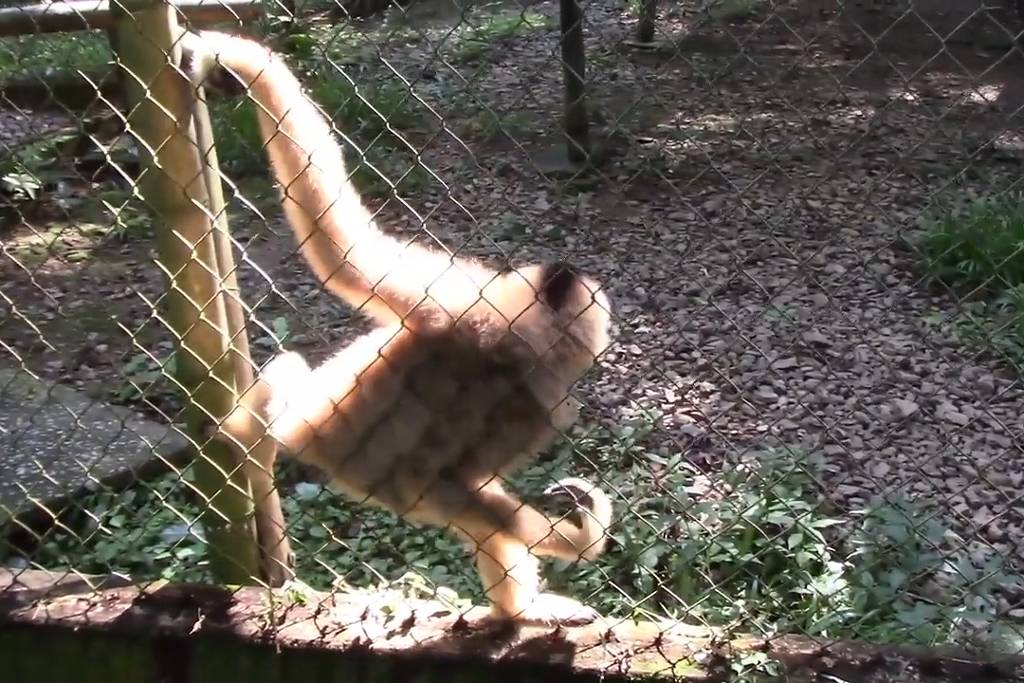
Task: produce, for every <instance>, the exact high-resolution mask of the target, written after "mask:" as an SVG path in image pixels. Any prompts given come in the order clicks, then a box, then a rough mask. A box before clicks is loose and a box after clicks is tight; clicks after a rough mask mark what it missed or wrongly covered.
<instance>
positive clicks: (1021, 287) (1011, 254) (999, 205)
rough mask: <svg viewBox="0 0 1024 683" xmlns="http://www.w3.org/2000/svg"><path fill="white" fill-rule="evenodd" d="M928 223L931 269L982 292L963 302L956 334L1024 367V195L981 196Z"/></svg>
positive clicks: (925, 250) (925, 255)
mask: <svg viewBox="0 0 1024 683" xmlns="http://www.w3.org/2000/svg"><path fill="white" fill-rule="evenodd" d="M925 225H926V230H925V233H924V235H923V237H922V238H921V240H920V242H919V246H920V249H921V253H922V259H923V266H924V268H925V270H926V272H928V273H929V274H930V276H931V277H933V278H935V279H937V280H941V281H943V282H945V283H947V284H949V285H950V286H953V287H955V288H957V289H958V290H960V291H963V292H967V293H971V294H980V295H982V296H972V297H971V298H970V299H968V300H966V301H963V302H961V304H960V314H959V315H958V316H957V317H956V318H955V319H954V320H953V329H954V331H955V332H956V334H957V335H958V336H959V337H961V338H962V339H964V340H967V341H969V342H972V343H974V344H976V345H980V346H982V347H985V348H989V349H991V350H993V351H994V352H995V353H996V354H997V355H998V356H1000V357H1001V358H1003V359H1007V360H1009V361H1010V362H1011V363H1013V364H1015V365H1016V366H1017V367H1018V368H1021V367H1024V197H1022V196H1021V195H1020V194H1011V195H1006V196H1001V197H985V198H981V199H976V200H974V201H971V202H967V203H963V204H961V205H959V206H957V207H955V208H954V209H953V210H951V211H950V212H948V213H947V214H946V215H944V216H942V217H941V218H938V219H936V218H932V219H929V220H927V221H926V223H925ZM932 322H934V320H933V321H932Z"/></svg>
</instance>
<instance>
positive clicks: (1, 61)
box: [0, 32, 110, 80]
mask: <svg viewBox="0 0 1024 683" xmlns="http://www.w3.org/2000/svg"><path fill="white" fill-rule="evenodd" d="M108 62H110V46H109V44H108V43H107V40H106V37H105V36H104V35H103V34H102V33H99V32H95V33H72V34H63V35H61V34H47V35H27V36H15V37H10V38H5V39H4V43H3V49H0V80H7V79H9V78H12V77H15V76H18V75H24V74H26V73H39V72H50V71H53V70H57V71H62V70H66V71H68V72H71V73H74V70H75V69H82V70H85V71H87V70H89V69H94V68H97V67H100V66H103V65H104V64H107V63H108Z"/></svg>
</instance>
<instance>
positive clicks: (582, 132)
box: [559, 0, 590, 164]
mask: <svg viewBox="0 0 1024 683" xmlns="http://www.w3.org/2000/svg"><path fill="white" fill-rule="evenodd" d="M559 9H560V19H561V29H562V72H563V74H564V76H565V119H564V120H565V136H566V142H567V144H568V155H569V161H570V162H572V163H574V164H583V163H587V162H588V160H589V158H590V123H589V121H588V120H587V88H586V83H585V80H584V78H585V75H586V74H585V72H586V54H585V52H584V48H583V11H582V10H581V9H580V6H579V3H578V2H577V0H559Z"/></svg>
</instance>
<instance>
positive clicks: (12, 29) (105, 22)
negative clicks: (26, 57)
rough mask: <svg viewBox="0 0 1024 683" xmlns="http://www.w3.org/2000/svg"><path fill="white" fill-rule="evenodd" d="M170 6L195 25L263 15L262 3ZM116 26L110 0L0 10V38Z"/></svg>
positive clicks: (188, 1) (238, 0)
mask: <svg viewBox="0 0 1024 683" xmlns="http://www.w3.org/2000/svg"><path fill="white" fill-rule="evenodd" d="M171 4H172V6H173V7H174V8H175V9H176V10H177V11H178V13H179V14H180V15H182V16H183V17H184V18H185V19H186V20H187V22H188V23H189V24H192V25H196V26H206V25H209V24H217V23H221V22H225V21H234V22H243V21H250V20H252V19H256V18H258V17H260V16H262V14H263V3H262V2H261V1H260V0H174V2H173V3H171ZM114 24H115V17H114V15H113V14H112V13H111V11H110V2H109V1H108V0H71V1H70V2H67V1H65V2H54V3H51V4H43V5H26V6H23V7H7V8H4V9H0V36H23V35H30V34H36V33H69V32H72V31H90V30H94V29H109V28H112V27H113V26H114Z"/></svg>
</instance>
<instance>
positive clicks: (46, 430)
mask: <svg viewBox="0 0 1024 683" xmlns="http://www.w3.org/2000/svg"><path fill="white" fill-rule="evenodd" d="M187 444H188V442H187V440H186V439H185V437H184V436H182V435H181V434H180V433H178V432H176V431H175V430H174V429H172V428H171V427H170V425H165V424H158V423H156V422H152V421H150V420H147V419H145V418H142V417H141V416H139V415H138V414H136V413H134V412H132V411H131V410H128V409H126V408H123V407H120V406H112V405H107V404H104V403H103V402H100V401H97V400H95V399H92V398H90V397H88V396H85V395H84V394H82V393H80V392H78V391H75V390H74V389H72V388H70V387H66V386H62V385H58V384H52V383H48V382H44V381H41V380H39V379H37V378H35V377H34V376H32V375H31V374H29V373H28V372H26V371H24V370H20V369H17V370H15V369H6V368H0V525H2V524H3V523H4V522H5V521H6V520H7V519H8V518H9V517H10V516H13V515H20V514H22V513H24V512H27V511H30V510H31V509H32V508H33V507H37V506H38V502H45V501H53V500H55V499H59V498H62V497H65V496H68V495H72V494H74V493H76V492H77V491H80V490H81V489H82V487H83V486H84V487H90V486H96V482H97V481H100V480H104V481H106V480H107V479H108V478H112V477H117V476H118V475H125V474H126V475H128V476H129V478H130V476H131V474H132V473H133V472H134V471H137V470H139V469H140V468H142V467H143V466H145V465H146V464H147V463H149V462H151V461H152V460H154V459H155V457H156V455H157V454H159V455H161V456H163V457H165V458H169V459H172V460H180V458H181V454H182V453H183V452H187ZM34 501H38V502H34Z"/></svg>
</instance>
